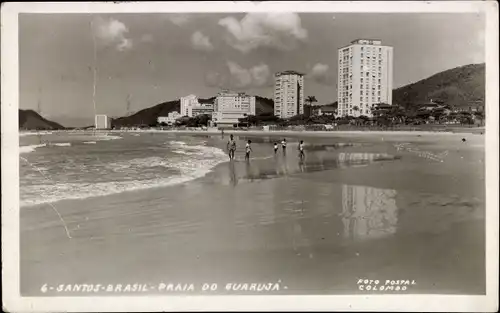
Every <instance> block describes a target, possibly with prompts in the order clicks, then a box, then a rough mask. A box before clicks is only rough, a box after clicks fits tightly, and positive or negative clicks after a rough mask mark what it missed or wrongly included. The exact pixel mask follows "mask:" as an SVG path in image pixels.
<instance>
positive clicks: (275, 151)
mask: <svg viewBox="0 0 500 313" xmlns="http://www.w3.org/2000/svg"><path fill="white" fill-rule="evenodd" d="M277 153H278V143H277V142H275V143H274V154H277Z"/></svg>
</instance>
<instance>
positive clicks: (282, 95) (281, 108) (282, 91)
mask: <svg viewBox="0 0 500 313" xmlns="http://www.w3.org/2000/svg"><path fill="white" fill-rule="evenodd" d="M274 79H275V86H274V115H276V116H278V117H280V118H289V117H292V116H295V115H299V114H304V74H301V73H298V72H295V71H285V72H278V73H276V74H275V75H274Z"/></svg>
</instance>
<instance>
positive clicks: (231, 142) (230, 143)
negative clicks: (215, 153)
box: [227, 134, 236, 160]
mask: <svg viewBox="0 0 500 313" xmlns="http://www.w3.org/2000/svg"><path fill="white" fill-rule="evenodd" d="M227 150H228V151H229V160H232V159H234V152H235V151H236V141H235V140H234V138H233V135H232V134H231V135H230V136H229V141H228V142H227Z"/></svg>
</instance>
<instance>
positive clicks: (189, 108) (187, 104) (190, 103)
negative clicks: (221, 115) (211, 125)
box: [180, 95, 214, 117]
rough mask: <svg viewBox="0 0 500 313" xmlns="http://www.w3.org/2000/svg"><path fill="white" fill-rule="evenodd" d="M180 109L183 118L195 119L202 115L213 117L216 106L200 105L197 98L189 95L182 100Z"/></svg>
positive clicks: (209, 104)
mask: <svg viewBox="0 0 500 313" xmlns="http://www.w3.org/2000/svg"><path fill="white" fill-rule="evenodd" d="M180 109H181V110H180V111H181V112H180V114H181V116H188V117H195V116H197V115H201V114H208V115H211V114H212V112H213V111H214V105H213V104H211V103H200V102H199V101H198V97H197V96H195V95H189V96H186V97H182V98H181V107H180Z"/></svg>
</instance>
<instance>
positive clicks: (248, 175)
mask: <svg viewBox="0 0 500 313" xmlns="http://www.w3.org/2000/svg"><path fill="white" fill-rule="evenodd" d="M245 163H246V165H245V169H246V176H247V178H248V179H249V180H250V181H251V182H253V180H254V175H252V168H251V167H250V160H247V161H246V162H245Z"/></svg>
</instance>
